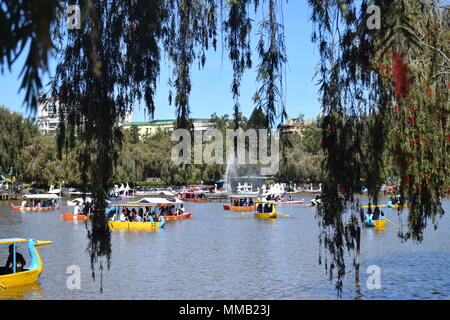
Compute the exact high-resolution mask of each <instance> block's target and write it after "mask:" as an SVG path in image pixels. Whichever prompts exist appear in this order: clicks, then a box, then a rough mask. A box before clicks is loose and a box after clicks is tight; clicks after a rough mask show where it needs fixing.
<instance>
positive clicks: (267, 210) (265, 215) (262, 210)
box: [255, 201, 278, 220]
mask: <svg viewBox="0 0 450 320" xmlns="http://www.w3.org/2000/svg"><path fill="white" fill-rule="evenodd" d="M277 204H278V203H277V202H275V201H258V202H257V203H256V212H255V217H256V218H258V219H263V220H271V219H276V218H277V215H278V212H277V209H276V206H277Z"/></svg>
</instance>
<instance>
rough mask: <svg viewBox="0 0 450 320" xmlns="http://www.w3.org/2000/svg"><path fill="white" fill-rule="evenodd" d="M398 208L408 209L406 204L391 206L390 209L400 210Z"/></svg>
mask: <svg viewBox="0 0 450 320" xmlns="http://www.w3.org/2000/svg"><path fill="white" fill-rule="evenodd" d="M400 208H403V209H406V208H408V205H407V204H404V205H403V206H401V205H399V204H394V205H392V209H400Z"/></svg>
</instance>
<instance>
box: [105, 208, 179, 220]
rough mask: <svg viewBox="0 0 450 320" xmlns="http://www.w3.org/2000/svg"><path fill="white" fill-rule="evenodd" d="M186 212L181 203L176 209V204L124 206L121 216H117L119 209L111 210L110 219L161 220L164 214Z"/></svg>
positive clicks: (170, 214) (172, 214)
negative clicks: (140, 206) (143, 206)
mask: <svg viewBox="0 0 450 320" xmlns="http://www.w3.org/2000/svg"><path fill="white" fill-rule="evenodd" d="M184 213H185V209H184V206H183V205H181V206H180V208H178V209H176V208H175V206H174V205H172V206H161V207H160V208H158V207H157V206H155V207H153V209H152V210H151V207H145V210H144V209H143V208H138V209H137V210H136V208H132V209H131V210H130V209H129V208H126V207H124V208H122V211H121V212H120V214H119V216H117V210H113V211H111V212H110V214H109V215H110V217H111V218H110V220H111V221H120V222H161V221H162V219H161V217H164V216H176V215H182V214H184Z"/></svg>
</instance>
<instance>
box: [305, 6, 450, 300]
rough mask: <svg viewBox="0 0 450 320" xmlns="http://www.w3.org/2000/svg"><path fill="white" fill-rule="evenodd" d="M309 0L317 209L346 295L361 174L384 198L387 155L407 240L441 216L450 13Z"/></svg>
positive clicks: (335, 276)
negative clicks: (315, 63) (319, 162)
mask: <svg viewBox="0 0 450 320" xmlns="http://www.w3.org/2000/svg"><path fill="white" fill-rule="evenodd" d="M427 3H428V4H427ZM309 4H310V6H311V8H312V9H313V10H312V11H313V13H312V16H311V19H312V21H313V23H314V24H315V26H316V27H315V31H314V33H313V37H312V39H313V41H315V42H316V43H318V45H319V49H320V55H321V63H320V68H319V77H320V81H319V84H320V93H321V95H322V109H323V112H324V120H323V123H322V131H323V134H322V136H323V139H322V147H323V149H324V153H325V161H324V165H323V166H324V172H325V178H324V179H325V180H324V185H323V186H324V197H323V201H324V206H323V207H322V208H320V209H319V210H318V213H317V216H318V219H319V225H320V227H321V230H322V232H321V236H320V242H321V246H322V247H323V248H324V249H325V252H326V256H325V267H326V270H327V271H328V272H329V275H330V280H336V287H337V289H338V293H339V294H340V293H341V290H342V279H343V277H344V276H345V270H346V269H345V261H344V254H345V250H349V251H352V250H353V249H354V248H355V241H356V237H355V234H354V233H353V232H351V230H350V229H351V228H352V227H351V226H349V227H345V225H344V221H355V220H356V219H357V218H358V213H357V211H356V209H357V206H356V205H357V204H358V200H357V198H356V197H355V195H356V194H357V193H359V190H361V187H362V184H361V183H362V181H365V182H366V183H367V185H368V188H369V197H370V201H371V202H373V203H375V204H376V203H378V194H379V190H380V186H381V184H382V183H383V182H384V179H385V178H386V170H385V168H386V165H387V158H389V157H392V159H393V160H392V161H393V162H394V164H395V167H396V168H398V169H397V173H398V175H399V176H400V177H401V185H400V193H401V195H403V196H406V198H408V199H409V202H410V208H409V213H408V217H407V219H408V230H407V231H406V232H401V233H400V236H401V237H402V239H410V238H412V239H414V240H417V241H421V240H422V238H423V236H422V235H423V230H424V229H425V227H426V226H427V221H428V220H429V219H430V218H431V220H432V221H433V222H434V223H436V219H435V218H436V217H437V216H439V215H441V214H443V210H442V206H441V199H442V197H443V196H445V194H446V192H448V188H449V178H448V173H447V172H448V169H449V168H448V159H449V156H448V154H449V138H448V120H449V100H448V68H449V64H448V61H446V59H445V52H448V35H449V32H448V30H449V28H448V12H447V13H445V12H444V10H443V7H441V6H440V5H439V4H440V2H439V1H427V2H425V1H424V2H420V1H409V0H399V1H389V0H388V1H382V0H380V1H351V0H346V1H344V0H336V1H321V0H310V1H309ZM371 4H374V5H377V6H378V8H380V12H381V13H382V27H381V29H380V30H378V29H370V28H369V27H368V23H367V20H368V18H369V14H368V13H367V12H368V10H367V8H368V6H369V5H371ZM445 14H447V20H446V19H445V16H444V15H445ZM412 30H414V32H412ZM442 53H444V55H443V54H442ZM352 226H353V225H352ZM320 261H322V259H320Z"/></svg>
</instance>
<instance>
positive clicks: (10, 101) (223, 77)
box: [0, 0, 321, 121]
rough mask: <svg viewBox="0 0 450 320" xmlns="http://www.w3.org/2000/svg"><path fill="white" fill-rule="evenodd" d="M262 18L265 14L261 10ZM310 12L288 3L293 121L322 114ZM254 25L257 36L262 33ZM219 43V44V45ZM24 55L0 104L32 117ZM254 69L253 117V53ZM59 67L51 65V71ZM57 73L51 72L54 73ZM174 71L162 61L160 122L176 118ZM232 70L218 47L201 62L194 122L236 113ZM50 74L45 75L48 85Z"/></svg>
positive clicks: (5, 83) (249, 84) (248, 86)
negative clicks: (171, 97)
mask: <svg viewBox="0 0 450 320" xmlns="http://www.w3.org/2000/svg"><path fill="white" fill-rule="evenodd" d="M258 16H259V17H261V12H260V11H259V12H258ZM309 16H310V9H309V7H308V5H307V1H293V0H291V1H289V2H288V3H287V4H286V3H285V4H284V25H285V36H286V49H287V58H288V63H287V66H286V79H285V86H286V88H285V89H286V97H285V98H286V106H287V112H288V115H289V117H297V116H298V115H299V114H304V115H305V119H313V118H315V117H316V116H317V115H318V114H319V113H320V111H321V109H320V104H319V102H318V97H319V95H318V87H317V86H316V83H317V80H313V76H314V74H315V68H316V66H317V64H318V62H319V59H320V57H319V54H318V49H317V48H316V47H315V45H314V44H313V43H311V40H310V39H311V33H312V31H313V26H312V23H311V22H310V19H309ZM256 29H257V26H256V25H255V27H254V32H256V31H257V30H256ZM257 41H258V38H257V36H256V35H255V36H253V37H252V47H253V48H256V45H257ZM219 43H220V41H219ZM25 58H26V57H25V56H23V55H22V56H21V57H20V58H19V59H18V61H17V62H16V63H15V65H14V66H13V68H12V70H11V72H9V71H8V70H5V72H4V73H3V74H0V105H5V106H6V107H7V108H9V109H10V110H13V111H17V112H21V113H22V114H24V115H26V116H28V115H29V113H28V112H27V111H26V109H25V107H23V106H22V102H23V98H24V92H23V91H21V92H18V91H19V87H20V79H19V74H20V71H21V68H22V66H23V63H24V61H25ZM252 59H253V69H252V70H247V71H246V73H245V74H244V77H243V80H242V84H241V98H240V105H241V109H242V112H243V113H244V115H245V116H246V117H249V116H250V114H251V112H252V111H253V109H254V104H253V101H252V97H253V94H254V93H255V92H256V90H257V89H258V86H259V84H258V83H257V82H256V71H255V69H256V66H257V65H258V56H257V54H256V51H255V52H254V54H253V58H252ZM55 65H56V63H55V61H54V60H53V61H51V66H52V68H51V69H54V67H55ZM51 72H52V70H50V73H51ZM170 72H171V71H170V69H169V68H168V64H167V62H166V61H162V62H161V75H160V78H159V83H158V90H157V93H156V97H155V101H156V112H155V119H174V118H175V107H174V105H173V104H172V106H170V105H169V103H168V94H169V89H170V88H169V86H168V84H167V82H168V79H169V75H170ZM232 75H233V72H232V67H231V64H230V62H229V60H228V55H227V52H226V51H223V52H222V48H221V47H220V46H219V47H218V49H217V51H215V52H214V51H212V50H211V51H210V52H209V53H208V55H207V61H206V66H205V68H204V69H201V70H199V69H198V67H197V64H196V63H194V65H193V66H192V92H191V95H190V105H191V112H192V113H191V116H192V117H193V118H209V116H210V115H211V114H212V113H214V112H216V113H217V114H218V115H222V114H232V112H233V111H232V110H233V105H234V103H233V99H232V95H231V92H230V86H231V82H232ZM48 79H49V75H48V74H47V75H45V77H44V83H47V82H48ZM144 109H145V107H144V106H143V105H142V106H139V105H136V107H135V111H134V121H146V120H148V118H146V117H145V111H144Z"/></svg>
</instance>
